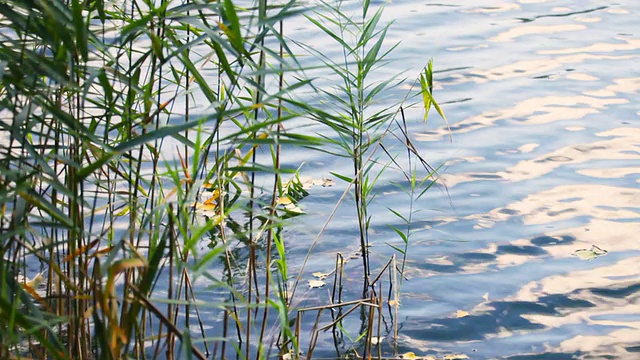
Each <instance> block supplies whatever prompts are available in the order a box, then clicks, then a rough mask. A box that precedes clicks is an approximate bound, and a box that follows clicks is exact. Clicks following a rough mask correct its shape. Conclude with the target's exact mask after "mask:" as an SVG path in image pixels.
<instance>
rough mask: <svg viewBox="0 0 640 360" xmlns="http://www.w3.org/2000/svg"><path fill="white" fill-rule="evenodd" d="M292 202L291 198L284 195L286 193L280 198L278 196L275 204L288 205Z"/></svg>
mask: <svg viewBox="0 0 640 360" xmlns="http://www.w3.org/2000/svg"><path fill="white" fill-rule="evenodd" d="M292 203H293V201H291V198H290V197H288V196H286V195H285V196H283V197H281V198H278V201H276V204H278V205H289V204H292Z"/></svg>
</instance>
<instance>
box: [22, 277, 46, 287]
mask: <svg viewBox="0 0 640 360" xmlns="http://www.w3.org/2000/svg"><path fill="white" fill-rule="evenodd" d="M42 274H43V273H39V274H38V275H36V276H34V277H33V279H31V280H29V279H27V278H24V285H25V286H28V287H30V288H31V289H35V288H37V287H38V285H40V284H41V283H42V282H43V281H44V277H43V276H42Z"/></svg>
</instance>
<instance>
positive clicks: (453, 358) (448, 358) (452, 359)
mask: <svg viewBox="0 0 640 360" xmlns="http://www.w3.org/2000/svg"><path fill="white" fill-rule="evenodd" d="M468 358H469V357H468V356H467V355H465V354H447V355H445V356H444V358H443V359H444V360H464V359H468Z"/></svg>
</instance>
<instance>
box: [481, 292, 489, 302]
mask: <svg viewBox="0 0 640 360" xmlns="http://www.w3.org/2000/svg"><path fill="white" fill-rule="evenodd" d="M482 298H483V299H484V301H489V293H485V294H484V295H482Z"/></svg>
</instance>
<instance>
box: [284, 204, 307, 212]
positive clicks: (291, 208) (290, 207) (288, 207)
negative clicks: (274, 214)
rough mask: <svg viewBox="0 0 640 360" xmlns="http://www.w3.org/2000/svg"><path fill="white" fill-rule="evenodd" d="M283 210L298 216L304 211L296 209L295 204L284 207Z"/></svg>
mask: <svg viewBox="0 0 640 360" xmlns="http://www.w3.org/2000/svg"><path fill="white" fill-rule="evenodd" d="M284 208H285V210H287V211H290V212H294V213H298V214H304V210H302V209H300V208H299V207H298V205H296V204H288V205H285V206H284Z"/></svg>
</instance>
